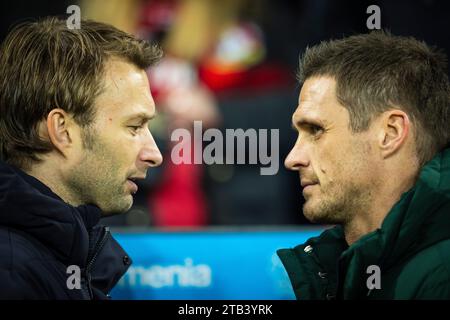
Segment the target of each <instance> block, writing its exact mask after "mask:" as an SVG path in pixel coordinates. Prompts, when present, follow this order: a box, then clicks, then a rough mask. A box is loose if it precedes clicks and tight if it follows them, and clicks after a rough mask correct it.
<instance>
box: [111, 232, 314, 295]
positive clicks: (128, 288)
mask: <svg viewBox="0 0 450 320" xmlns="http://www.w3.org/2000/svg"><path fill="white" fill-rule="evenodd" d="M321 231H322V229H318V228H315V229H300V230H290V231H283V230H279V231H278V230H277V231H274V230H265V231H263V230H260V231H248V230H247V231H240V230H235V231H232V230H229V231H223V230H222V231H220V230H219V231H217V230H216V231H214V230H205V231H191V232H161V231H156V232H118V231H116V232H114V236H115V238H116V239H117V240H118V241H119V243H120V244H121V245H122V246H123V248H124V249H125V250H126V251H127V252H128V253H129V255H130V256H131V258H132V259H133V264H132V266H131V267H130V269H129V270H128V272H127V273H126V274H125V275H124V277H122V279H121V280H120V281H119V283H118V284H117V286H116V287H115V288H114V289H113V291H112V292H111V296H112V297H113V298H114V299H139V300H147V299H161V300H166V299H180V300H196V299H213V300H215V299H221V300H222V299H224V300H227V299H230V300H235V299H236V300H238V299H243V300H244V299H248V300H253V299H275V300H282V299H283V300H284V299H295V296H294V294H293V292H292V288H291V285H290V282H289V279H288V276H287V274H286V272H285V270H284V268H283V266H282V264H281V261H280V260H279V258H278V256H277V255H276V251H277V249H280V248H288V247H294V246H296V245H298V244H300V243H303V242H305V241H306V240H307V239H308V238H310V237H313V236H317V235H319V234H320V232H321Z"/></svg>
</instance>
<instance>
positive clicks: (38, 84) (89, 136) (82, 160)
mask: <svg viewBox="0 0 450 320" xmlns="http://www.w3.org/2000/svg"><path fill="white" fill-rule="evenodd" d="M161 54H162V53H161V51H160V49H158V48H157V47H155V46H152V45H150V44H149V43H147V42H145V41H141V40H138V39H136V38H134V37H133V36H131V35H129V34H127V33H124V32H122V31H120V30H118V29H116V28H114V27H112V26H110V25H107V24H103V23H98V22H93V21H81V29H78V30H77V29H74V30H69V29H68V28H67V27H66V22H65V21H64V20H59V19H56V18H47V19H44V20H41V21H38V22H32V23H25V24H21V25H19V26H17V27H16V28H14V29H13V30H12V31H11V32H10V34H9V35H8V37H7V38H6V39H5V41H4V42H3V43H2V45H1V47H0V157H1V161H0V284H1V285H0V298H2V299H105V298H107V297H108V293H109V292H110V290H111V289H112V288H113V286H114V285H115V284H116V283H117V281H118V280H119V279H120V277H121V276H122V275H123V274H124V273H125V271H126V270H127V268H128V267H129V265H130V263H131V259H130V258H129V257H128V255H127V254H126V253H125V252H124V251H123V249H122V248H121V247H120V245H119V244H118V243H117V242H116V241H115V240H114V239H113V238H112V236H111V234H110V232H109V229H108V228H106V227H103V226H98V225H97V224H98V222H99V219H100V217H101V216H106V215H113V214H118V213H122V212H125V211H127V210H128V209H129V208H130V207H131V205H132V203H133V194H135V193H136V192H137V186H136V183H135V182H136V180H137V179H143V178H144V177H145V175H146V172H147V170H148V169H149V168H150V167H155V166H158V165H160V164H161V161H162V156H161V153H160V152H159V150H158V147H157V146H156V144H155V141H154V140H153V137H152V135H151V133H150V131H149V127H148V122H149V120H150V119H151V118H153V117H154V115H155V105H154V102H153V99H152V95H151V93H150V88H149V84H148V79H147V74H146V71H145V69H146V68H147V67H149V66H150V65H152V64H153V63H154V62H156V61H157V60H158V59H159V58H160V57H161Z"/></svg>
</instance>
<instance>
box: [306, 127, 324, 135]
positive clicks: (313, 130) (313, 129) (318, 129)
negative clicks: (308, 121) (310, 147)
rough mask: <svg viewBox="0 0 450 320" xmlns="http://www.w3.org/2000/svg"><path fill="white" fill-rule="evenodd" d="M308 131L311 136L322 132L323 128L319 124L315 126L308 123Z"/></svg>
mask: <svg viewBox="0 0 450 320" xmlns="http://www.w3.org/2000/svg"><path fill="white" fill-rule="evenodd" d="M309 132H310V133H311V134H312V135H313V136H317V135H319V134H321V133H323V128H322V127H320V126H316V125H310V126H309Z"/></svg>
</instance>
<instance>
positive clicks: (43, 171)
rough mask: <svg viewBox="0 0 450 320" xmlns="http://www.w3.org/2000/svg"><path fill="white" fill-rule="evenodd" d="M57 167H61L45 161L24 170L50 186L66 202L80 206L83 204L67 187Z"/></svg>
mask: <svg viewBox="0 0 450 320" xmlns="http://www.w3.org/2000/svg"><path fill="white" fill-rule="evenodd" d="M55 168H59V167H58V165H52V164H49V163H44V161H43V162H42V163H39V164H36V165H34V166H33V167H32V168H30V169H28V170H24V171H25V172H26V173H27V174H28V175H30V176H33V177H35V178H36V179H38V180H39V181H41V182H42V183H43V184H45V185H46V186H47V187H49V188H50V190H52V191H53V192H54V193H55V194H56V195H58V196H59V197H60V198H61V199H63V200H64V202H66V203H68V204H70V205H72V206H79V205H80V204H82V203H81V201H80V200H79V199H77V198H76V197H74V196H73V195H72V193H71V192H69V190H68V189H67V188H66V187H65V183H64V179H63V176H62V175H61V174H60V173H59V171H58V170H56V169H55Z"/></svg>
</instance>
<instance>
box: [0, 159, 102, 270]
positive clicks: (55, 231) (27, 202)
mask: <svg viewBox="0 0 450 320" xmlns="http://www.w3.org/2000/svg"><path fill="white" fill-rule="evenodd" d="M100 216H101V210H100V209H99V208H98V207H96V206H93V205H82V206H79V207H73V206H71V205H69V204H67V203H65V202H64V201H63V200H62V199H61V198H60V197H59V196H58V195H56V194H55V193H54V192H53V191H52V190H51V189H50V188H48V187H47V186H46V185H44V184H43V183H42V182H40V181H39V180H38V179H36V178H34V177H32V176H30V175H28V174H26V173H25V172H23V171H22V170H20V169H18V168H15V167H14V166H11V165H9V164H6V163H4V162H1V161H0V225H3V226H6V227H9V228H13V229H17V230H20V231H23V232H25V233H27V234H29V235H31V236H33V237H34V238H35V239H37V240H38V241H40V242H41V243H42V244H44V245H45V246H46V247H47V248H49V249H50V250H51V251H52V252H53V254H54V255H55V256H56V257H57V259H58V260H60V261H61V262H63V263H65V264H76V265H79V266H83V265H84V264H86V258H87V254H88V248H89V238H88V229H91V228H92V227H93V226H94V225H95V224H97V223H98V221H99V219H100Z"/></svg>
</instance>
